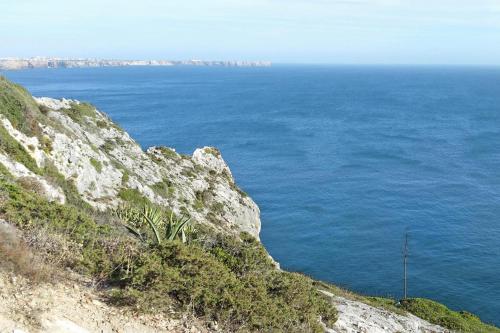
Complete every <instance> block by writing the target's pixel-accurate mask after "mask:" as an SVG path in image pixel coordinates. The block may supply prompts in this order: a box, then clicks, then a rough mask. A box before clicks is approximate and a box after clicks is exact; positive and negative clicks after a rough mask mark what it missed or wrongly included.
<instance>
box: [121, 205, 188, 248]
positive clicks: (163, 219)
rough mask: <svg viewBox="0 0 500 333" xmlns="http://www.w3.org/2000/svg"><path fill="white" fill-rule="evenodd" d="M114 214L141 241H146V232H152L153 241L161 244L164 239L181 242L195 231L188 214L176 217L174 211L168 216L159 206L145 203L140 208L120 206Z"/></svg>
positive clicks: (186, 239) (185, 240)
mask: <svg viewBox="0 0 500 333" xmlns="http://www.w3.org/2000/svg"><path fill="white" fill-rule="evenodd" d="M116 215H117V216H118V217H119V218H120V219H121V220H122V221H124V222H125V227H126V228H127V230H128V231H129V232H130V233H131V234H133V235H134V236H136V237H137V238H139V239H140V240H141V241H144V242H146V241H148V232H147V230H149V231H150V234H152V238H153V241H154V242H155V243H156V244H161V243H162V242H164V241H173V240H175V239H180V240H181V241H182V242H183V243H186V242H187V241H188V240H190V237H188V236H189V235H191V233H194V232H195V229H194V227H193V226H190V225H188V223H189V222H190V221H191V218H190V217H189V216H185V215H183V216H181V217H180V218H178V217H177V216H176V215H175V214H174V212H170V214H168V216H166V214H165V213H164V212H163V211H162V210H161V209H159V208H156V207H154V206H151V205H145V206H144V207H143V208H142V209H137V208H131V207H128V208H122V209H118V210H117V211H116Z"/></svg>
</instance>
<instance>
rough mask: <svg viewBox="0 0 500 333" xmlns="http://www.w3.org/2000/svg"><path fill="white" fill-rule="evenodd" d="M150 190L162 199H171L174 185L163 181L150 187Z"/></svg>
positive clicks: (166, 180)
mask: <svg viewBox="0 0 500 333" xmlns="http://www.w3.org/2000/svg"><path fill="white" fill-rule="evenodd" d="M151 188H152V189H153V191H155V193H156V194H158V195H161V196H162V197H164V198H171V197H172V195H173V194H174V192H175V186H174V184H173V183H172V182H171V181H170V180H168V179H163V180H162V181H161V182H158V183H156V184H154V185H152V186H151Z"/></svg>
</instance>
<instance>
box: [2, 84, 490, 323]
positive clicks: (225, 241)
mask: <svg viewBox="0 0 500 333" xmlns="http://www.w3.org/2000/svg"><path fill="white" fill-rule="evenodd" d="M0 219H1V222H0V240H1V242H0V254H1V256H0V287H1V288H0V331H2V332H3V331H7V332H14V331H16V332H31V331H33V332H35V331H41V332H63V331H64V332H94V331H105V332H112V331H124V332H134V331H144V332H147V331H151V332H449V331H453V330H456V331H467V332H498V329H496V328H494V327H492V326H488V325H486V324H483V323H481V321H480V320H479V319H478V318H477V317H475V316H473V315H471V314H468V313H458V312H454V311H451V310H449V309H447V308H446V307H444V306H443V305H441V304H438V303H435V302H432V301H429V300H422V299H410V300H405V301H402V302H397V301H395V300H391V299H385V298H373V297H365V296H361V295H356V294H354V293H351V292H349V291H345V290H342V289H339V288H337V287H335V286H333V285H330V284H327V283H323V282H320V281H315V280H313V279H311V278H309V277H307V276H304V275H302V274H298V273H290V272H286V271H284V270H280V269H279V267H278V265H277V264H276V262H274V261H273V260H272V258H271V257H270V256H269V254H268V253H267V251H266V250H265V248H264V247H263V245H262V244H261V243H260V241H259V232H260V226H261V221H260V211H259V208H258V206H257V205H256V203H255V202H254V201H253V200H252V199H251V198H250V197H249V196H248V195H247V194H246V193H245V192H244V191H243V190H242V189H240V188H239V187H238V185H237V184H236V183H235V181H234V178H233V176H232V173H231V171H230V169H229V167H228V166H227V164H226V163H225V162H224V159H223V157H222V154H221V152H220V151H219V150H217V149H216V148H213V147H203V148H199V149H196V150H195V151H194V152H193V154H192V155H190V156H187V155H181V154H178V153H177V152H176V151H175V149H173V148H168V147H150V148H148V149H147V150H146V151H144V150H143V149H142V148H141V147H140V146H139V145H138V144H137V143H136V142H135V141H134V140H133V139H132V138H131V137H130V136H129V135H128V134H127V133H126V132H125V131H124V130H123V129H121V128H120V127H119V126H118V125H117V124H115V123H113V122H112V121H111V119H109V117H107V116H106V115H105V114H104V113H102V112H100V111H98V110H96V108H95V107H94V106H92V105H91V104H88V103H84V102H81V101H75V100H67V99H62V100H56V99H51V98H48V97H40V98H34V97H32V96H31V95H30V94H29V93H28V92H27V91H26V90H25V89H24V88H23V87H21V86H19V85H16V84H14V83H12V82H10V81H8V80H7V79H5V78H3V77H0ZM141 221H144V223H143V224H141V223H140V222H141ZM176 228H177V231H178V232H175V233H174V232H172V230H173V229H176ZM181 228H183V229H182V230H181ZM412 313H413V314H412ZM414 314H416V315H418V316H420V317H421V318H419V317H417V316H415V315H414Z"/></svg>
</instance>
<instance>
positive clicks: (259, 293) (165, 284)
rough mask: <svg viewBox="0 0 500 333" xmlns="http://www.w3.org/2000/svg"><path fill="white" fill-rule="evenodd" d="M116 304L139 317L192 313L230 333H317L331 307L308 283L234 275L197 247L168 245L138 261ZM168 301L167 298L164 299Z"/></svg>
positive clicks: (281, 275) (331, 316)
mask: <svg viewBox="0 0 500 333" xmlns="http://www.w3.org/2000/svg"><path fill="white" fill-rule="evenodd" d="M126 281H127V282H126V287H125V288H123V289H120V290H115V291H114V293H113V294H112V295H113V296H112V299H113V301H114V302H116V303H118V304H127V305H133V306H135V307H137V308H139V309H141V310H143V311H155V312H158V311H168V310H169V309H171V308H174V309H175V310H178V311H191V312H192V313H194V315H195V316H197V317H200V318H202V319H205V320H216V321H217V322H219V323H220V324H221V325H222V326H223V327H224V328H225V329H226V330H229V331H231V332H239V331H241V332H247V331H264V332H271V331H272V332H322V331H323V329H322V327H321V326H320V324H319V322H318V319H319V317H320V316H321V317H322V318H323V319H324V320H325V321H326V322H328V323H330V324H331V323H332V322H334V321H335V316H336V313H335V311H334V309H333V307H332V306H331V305H330V304H328V302H327V301H326V300H325V299H323V298H322V297H321V296H320V295H319V294H318V293H317V292H316V290H315V289H314V288H313V287H312V282H311V280H310V279H308V278H306V277H304V276H302V275H300V274H295V273H286V272H280V271H277V270H275V269H270V270H267V271H261V272H260V273H259V274H257V273H256V272H247V273H246V274H244V275H241V276H240V275H238V274H236V273H235V272H233V271H232V270H230V269H228V267H227V266H226V264H225V263H223V262H220V261H219V260H218V259H217V258H216V257H214V256H212V255H210V254H209V253H207V252H206V251H204V250H203V249H202V248H201V247H199V246H197V245H192V244H191V245H186V244H182V243H178V242H168V243H163V244H161V245H155V246H153V247H151V248H150V250H149V251H147V252H146V251H145V252H144V253H143V254H142V255H140V256H139V258H138V259H137V261H136V262H135V264H134V269H133V270H132V273H131V275H129V276H128V279H127V280H126ZM165 296H168V297H165Z"/></svg>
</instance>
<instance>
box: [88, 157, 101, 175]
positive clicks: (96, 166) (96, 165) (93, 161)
mask: <svg viewBox="0 0 500 333" xmlns="http://www.w3.org/2000/svg"><path fill="white" fill-rule="evenodd" d="M90 164H92V166H93V167H94V169H95V170H96V171H97V172H99V173H101V172H102V163H101V162H100V161H98V160H96V159H95V158H93V157H91V158H90Z"/></svg>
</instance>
